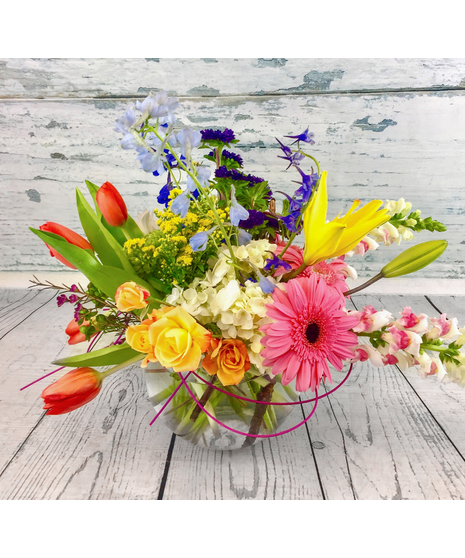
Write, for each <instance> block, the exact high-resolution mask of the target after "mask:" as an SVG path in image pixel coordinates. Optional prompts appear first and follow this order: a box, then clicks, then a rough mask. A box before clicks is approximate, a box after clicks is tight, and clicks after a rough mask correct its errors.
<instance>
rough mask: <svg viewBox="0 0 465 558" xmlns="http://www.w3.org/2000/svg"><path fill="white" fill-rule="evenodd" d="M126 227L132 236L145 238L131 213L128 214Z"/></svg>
mask: <svg viewBox="0 0 465 558" xmlns="http://www.w3.org/2000/svg"><path fill="white" fill-rule="evenodd" d="M124 227H125V229H126V230H127V232H128V233H129V234H130V236H131V238H143V237H144V236H145V235H144V233H143V232H142V231H141V230H140V228H139V225H138V224H137V223H136V222H135V221H134V219H133V218H132V217H131V216H130V215H128V220H127V221H126V223H125V225H124Z"/></svg>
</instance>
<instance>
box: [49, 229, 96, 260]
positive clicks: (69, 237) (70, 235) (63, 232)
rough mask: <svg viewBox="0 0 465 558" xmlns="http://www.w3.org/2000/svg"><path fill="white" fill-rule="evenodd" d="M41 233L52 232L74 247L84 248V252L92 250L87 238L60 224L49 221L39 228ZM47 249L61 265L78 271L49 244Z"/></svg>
mask: <svg viewBox="0 0 465 558" xmlns="http://www.w3.org/2000/svg"><path fill="white" fill-rule="evenodd" d="M39 229H40V230H41V231H44V232H51V233H54V234H58V235H59V236H61V237H63V238H64V239H65V240H66V241H67V242H69V243H70V244H73V245H74V246H79V248H83V249H84V250H89V249H90V250H92V251H93V248H92V246H91V245H90V244H89V243H88V242H87V240H86V239H85V238H83V237H82V236H81V235H80V234H78V233H75V232H74V231H72V230H71V229H68V228H67V227H64V226H63V225H59V224H58V223H52V222H50V221H48V222H47V223H45V225H42V226H40V227H39ZM45 245H46V246H47V248H48V249H49V250H50V255H51V256H53V257H54V258H56V259H57V260H59V261H60V262H61V263H63V264H65V265H67V266H68V267H70V268H71V269H76V267H74V265H73V264H71V263H69V261H68V260H65V258H64V257H63V256H62V255H61V254H59V253H58V252H57V251H56V250H55V249H54V248H51V247H50V246H49V245H48V244H47V243H45Z"/></svg>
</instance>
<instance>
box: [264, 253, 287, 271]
mask: <svg viewBox="0 0 465 558" xmlns="http://www.w3.org/2000/svg"><path fill="white" fill-rule="evenodd" d="M272 267H274V268H275V269H278V267H284V269H285V270H286V271H291V269H292V267H291V265H290V264H288V263H287V262H285V261H284V260H280V259H279V258H278V256H276V254H271V256H270V257H269V258H268V259H267V260H266V265H265V267H264V268H263V269H264V271H271V268H272Z"/></svg>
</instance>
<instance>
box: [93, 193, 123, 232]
mask: <svg viewBox="0 0 465 558" xmlns="http://www.w3.org/2000/svg"><path fill="white" fill-rule="evenodd" d="M96 200H97V205H98V206H99V209H100V211H101V212H102V214H103V216H104V217H105V219H106V221H107V223H108V224H109V225H111V226H112V227H121V226H122V225H124V223H126V221H127V219H128V210H127V209H126V204H125V203H124V200H123V198H122V197H121V194H120V193H119V192H118V190H117V189H116V188H115V187H114V186H113V184H110V183H109V182H105V184H102V186H100V188H99V189H98V190H97V195H96Z"/></svg>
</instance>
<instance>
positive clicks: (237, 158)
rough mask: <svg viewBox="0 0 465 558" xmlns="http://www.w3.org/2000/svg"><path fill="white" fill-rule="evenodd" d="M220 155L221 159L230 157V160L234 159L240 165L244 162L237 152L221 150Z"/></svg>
mask: <svg viewBox="0 0 465 558" xmlns="http://www.w3.org/2000/svg"><path fill="white" fill-rule="evenodd" d="M213 156H215V155H214V154H213ZM221 157H222V158H223V159H230V160H231V161H235V162H236V163H237V164H238V165H239V166H241V167H242V165H243V164H244V161H243V160H242V157H241V156H240V155H238V154H237V153H231V152H230V151H226V150H224V151H222V152H221Z"/></svg>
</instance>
